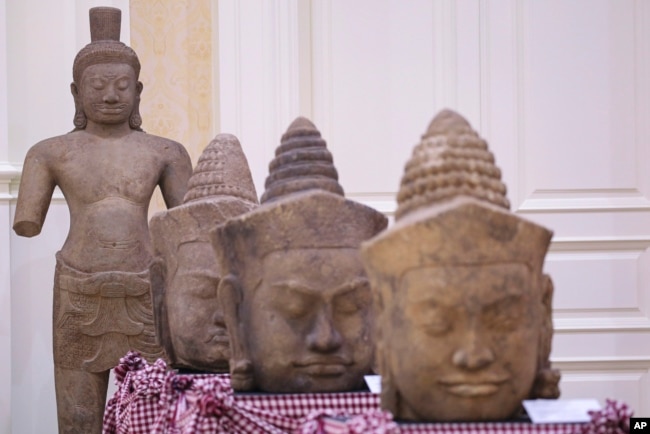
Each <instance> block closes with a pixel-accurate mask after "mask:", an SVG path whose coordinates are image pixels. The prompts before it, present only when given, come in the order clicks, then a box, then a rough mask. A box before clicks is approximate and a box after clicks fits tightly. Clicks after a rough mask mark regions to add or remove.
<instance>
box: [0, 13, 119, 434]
mask: <svg viewBox="0 0 650 434" xmlns="http://www.w3.org/2000/svg"><path fill="white" fill-rule="evenodd" d="M100 5H104V6H116V7H119V8H120V9H122V40H123V41H125V42H127V43H128V41H129V35H130V29H129V24H128V23H129V2H128V0H103V1H102V0H61V1H56V2H51V1H46V0H20V1H15V0H8V1H7V0H0V11H1V12H2V14H1V15H0V363H2V366H3V369H2V370H0V433H1V434H4V433H10V432H11V433H20V434H22V433H34V434H36V433H39V434H41V433H42V434H48V433H56V432H57V428H56V427H57V422H56V403H55V397H54V366H53V362H52V282H53V278H54V265H55V260H54V254H55V252H56V251H57V250H58V249H59V248H60V247H61V246H62V245H63V242H64V240H65V237H66V235H67V232H68V225H69V216H68V210H67V206H66V204H65V201H64V199H63V196H62V195H61V193H60V192H59V191H58V190H57V191H56V192H55V194H54V198H53V200H52V204H51V205H50V209H49V212H48V215H47V218H46V221H45V224H44V226H43V231H42V232H41V234H40V235H38V236H37V237H35V238H29V239H28V238H23V237H18V236H16V235H15V234H14V233H13V231H12V230H11V225H12V221H13V214H14V204H15V198H16V197H17V182H16V181H17V179H18V175H19V174H20V170H21V166H22V161H23V159H24V157H25V153H26V152H27V150H28V149H29V147H30V146H32V145H33V144H35V143H36V142H38V141H40V140H42V139H44V138H47V137H51V136H55V135H59V134H63V133H65V132H68V131H70V130H72V128H73V124H72V117H73V115H74V103H73V100H72V96H71V94H70V90H69V89H70V82H71V81H72V62H73V60H74V57H75V55H76V53H77V52H78V51H79V50H80V49H81V48H82V47H83V46H84V45H86V44H87V43H88V42H90V31H89V26H88V9H89V8H90V7H93V6H100ZM5 359H7V360H5Z"/></svg>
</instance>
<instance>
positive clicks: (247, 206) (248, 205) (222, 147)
mask: <svg viewBox="0 0 650 434" xmlns="http://www.w3.org/2000/svg"><path fill="white" fill-rule="evenodd" d="M256 206H258V202H257V193H256V192H255V185H254V184H253V178H252V176H251V172H250V168H249V167H248V161H247V160H246V156H245V155H244V151H243V150H242V148H241V145H240V143H239V140H237V137H235V136H233V135H232V134H219V135H217V136H216V137H215V138H214V139H213V140H212V141H211V142H210V144H208V146H207V147H206V148H205V149H204V150H203V153H202V154H201V156H200V157H199V161H198V163H197V165H196V167H195V168H194V172H193V173H192V176H191V177H190V179H189V181H188V191H187V193H186V194H185V198H184V200H183V204H182V205H179V206H177V207H175V208H171V209H168V210H165V211H161V212H159V213H156V215H154V216H153V217H152V219H151V232H152V238H153V241H154V244H155V245H156V246H158V247H160V248H159V249H157V250H158V253H165V252H166V253H165V256H169V258H170V260H172V261H173V260H174V258H173V256H174V254H173V252H174V249H176V248H177V247H178V246H179V245H180V244H183V243H185V242H192V241H206V242H209V240H210V237H209V230H210V229H212V228H213V227H214V226H216V225H218V224H220V223H223V222H224V221H226V220H228V219H229V218H232V217H235V216H237V215H240V214H243V213H245V212H248V211H250V210H252V209H254V208H255V207H256ZM163 246H166V247H163Z"/></svg>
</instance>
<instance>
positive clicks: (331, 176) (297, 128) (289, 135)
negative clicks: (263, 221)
mask: <svg viewBox="0 0 650 434" xmlns="http://www.w3.org/2000/svg"><path fill="white" fill-rule="evenodd" d="M338 179H339V177H338V172H337V171H336V168H335V167H334V163H333V160H332V154H331V153H330V151H328V150H327V147H326V142H325V140H323V139H322V138H321V135H320V131H318V129H316V126H314V124H313V123H312V122H311V121H310V120H309V119H307V118H304V117H298V118H296V120H294V121H293V122H292V123H291V125H289V128H288V129H287V132H286V133H284V135H283V136H282V139H281V141H280V146H279V147H278V148H277V149H276V150H275V158H274V159H273V160H272V161H271V163H270V164H269V176H268V177H267V178H266V184H265V185H264V186H265V188H266V191H265V192H264V194H263V195H262V199H261V200H260V202H261V203H265V202H269V201H272V200H275V199H277V198H279V197H282V196H285V195H287V194H291V193H294V192H298V191H304V190H310V189H320V190H325V191H329V192H332V193H334V194H338V195H341V196H343V188H342V187H341V185H340V184H339V182H338Z"/></svg>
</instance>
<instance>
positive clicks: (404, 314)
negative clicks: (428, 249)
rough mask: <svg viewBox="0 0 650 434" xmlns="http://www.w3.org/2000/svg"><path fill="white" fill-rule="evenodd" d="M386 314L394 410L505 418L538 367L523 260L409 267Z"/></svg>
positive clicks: (534, 309) (532, 292) (532, 288)
mask: <svg viewBox="0 0 650 434" xmlns="http://www.w3.org/2000/svg"><path fill="white" fill-rule="evenodd" d="M398 285H399V286H398V288H396V291H395V299H394V303H393V305H392V306H391V307H388V306H387V308H388V309H389V310H388V311H387V312H386V314H385V316H384V318H385V319H389V318H390V322H391V324H390V326H388V325H385V326H384V327H383V335H384V337H383V338H384V346H385V347H388V348H390V351H389V352H388V354H384V356H383V357H384V363H385V364H386V365H387V366H384V370H387V371H388V373H389V375H390V380H391V382H392V386H394V387H395V389H396V392H397V394H398V396H399V398H398V407H399V409H398V413H399V417H401V418H406V419H417V420H439V421H445V420H447V421H449V420H483V419H487V420H489V419H492V420H494V419H506V418H508V417H510V416H512V415H513V413H514V412H516V410H517V409H518V406H519V404H520V403H521V401H522V400H523V399H525V398H527V396H528V394H529V393H530V390H531V387H532V384H533V381H534V379H535V374H536V366H537V357H538V345H539V333H540V331H539V330H540V327H541V324H540V322H541V312H540V309H541V307H542V303H541V300H540V296H539V293H540V288H538V287H537V286H538V285H539V276H534V275H533V274H532V273H531V272H530V270H529V268H528V267H526V266H525V265H523V264H505V263H504V264H490V265H480V266H444V267H427V268H416V269H411V270H408V271H407V272H406V273H405V274H403V275H402V277H401V278H400V280H399V284H398Z"/></svg>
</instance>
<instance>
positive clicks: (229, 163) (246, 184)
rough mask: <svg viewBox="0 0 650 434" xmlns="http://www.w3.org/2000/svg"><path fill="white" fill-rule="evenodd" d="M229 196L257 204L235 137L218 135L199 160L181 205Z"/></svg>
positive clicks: (247, 168)
mask: <svg viewBox="0 0 650 434" xmlns="http://www.w3.org/2000/svg"><path fill="white" fill-rule="evenodd" d="M221 196H232V197H238V198H240V199H243V200H246V201H248V202H252V203H257V192H256V191H255V185H254V184H253V178H252V176H251V171H250V168H249V167H248V161H247V160H246V156H245V155H244V152H243V151H242V148H241V145H240V143H239V140H237V137H235V136H233V135H232V134H219V135H218V136H217V137H215V138H214V140H212V141H211V142H210V144H208V146H207V147H206V148H205V149H204V150H203V153H202V154H201V156H200V157H199V161H198V163H197V164H196V167H195V168H194V172H193V174H192V177H191V178H190V180H189V181H188V184H187V193H186V194H185V198H184V199H183V202H184V203H190V202H197V201H202V200H206V199H210V198H214V199H218V198H219V197H221Z"/></svg>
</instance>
